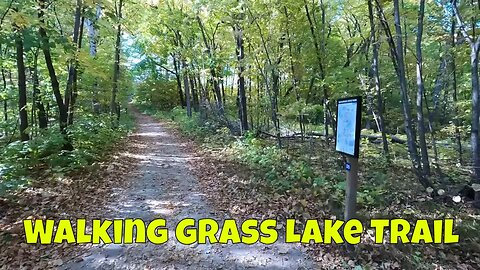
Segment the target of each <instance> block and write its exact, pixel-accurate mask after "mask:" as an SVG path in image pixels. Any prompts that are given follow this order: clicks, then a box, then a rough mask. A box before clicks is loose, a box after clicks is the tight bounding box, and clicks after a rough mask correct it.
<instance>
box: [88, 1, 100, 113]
mask: <svg viewBox="0 0 480 270" xmlns="http://www.w3.org/2000/svg"><path fill="white" fill-rule="evenodd" d="M101 12H102V9H101V7H100V5H97V9H96V13H95V19H94V20H93V21H92V20H90V19H86V21H85V24H86V27H87V33H88V39H89V47H90V50H89V52H90V56H91V57H92V58H94V59H95V58H97V42H98V37H97V30H96V29H95V24H96V23H97V21H98V19H99V18H100V15H101ZM92 87H93V88H92V89H93V91H92V108H93V113H94V114H100V103H99V100H98V82H97V80H96V79H95V81H94V83H93V86H92Z"/></svg>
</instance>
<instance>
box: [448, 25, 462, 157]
mask: <svg viewBox="0 0 480 270" xmlns="http://www.w3.org/2000/svg"><path fill="white" fill-rule="evenodd" d="M455 28H456V27H455V19H452V27H451V30H450V37H451V48H452V55H451V69H452V88H453V111H454V114H455V116H454V121H453V122H454V124H455V141H456V143H457V151H458V162H459V163H460V165H463V148H462V135H461V133H460V126H461V124H462V123H461V120H460V117H459V116H458V98H457V65H456V63H455V59H456V55H455V44H456V42H457V38H456V37H455Z"/></svg>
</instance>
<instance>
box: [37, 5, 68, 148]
mask: <svg viewBox="0 0 480 270" xmlns="http://www.w3.org/2000/svg"><path fill="white" fill-rule="evenodd" d="M38 2H39V5H40V9H39V11H38V18H39V21H40V27H39V30H38V31H39V34H40V37H41V42H42V51H43V54H44V56H45V64H46V65H47V69H48V75H49V76H50V81H51V84H52V90H53V94H54V96H55V101H56V102H57V106H58V112H59V125H60V131H61V133H62V134H64V136H65V138H66V141H67V142H66V145H65V146H64V148H65V150H72V149H73V148H72V146H71V144H70V143H68V141H69V140H68V137H67V134H66V132H65V128H66V126H67V120H68V114H67V108H66V107H65V103H64V102H63V98H62V94H61V93H60V84H59V83H58V79H57V75H56V73H55V68H54V67H53V61H52V55H51V52H50V44H49V43H50V42H49V40H48V36H47V32H46V30H45V28H44V27H45V26H46V24H45V18H44V14H45V13H44V10H45V8H46V3H45V0H38Z"/></svg>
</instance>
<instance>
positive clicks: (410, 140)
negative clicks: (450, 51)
mask: <svg viewBox="0 0 480 270" xmlns="http://www.w3.org/2000/svg"><path fill="white" fill-rule="evenodd" d="M398 1H399V0H394V1H393V5H394V20H395V32H396V48H395V58H396V63H397V65H398V69H397V71H398V72H397V73H398V79H399V82H400V94H401V99H402V109H403V119H404V125H405V133H406V135H407V145H408V152H409V155H410V159H411V161H412V165H413V169H414V172H415V174H416V175H417V177H418V179H419V181H420V183H421V184H422V185H423V186H424V187H430V186H432V184H431V183H430V181H429V180H428V179H427V178H425V176H424V175H423V173H422V167H421V160H420V157H419V155H418V151H417V143H416V135H415V131H414V129H413V125H412V117H411V115H410V114H411V111H410V101H409V98H408V86H407V78H406V76H405V62H404V60H403V41H402V27H401V25H400V8H399V2H398Z"/></svg>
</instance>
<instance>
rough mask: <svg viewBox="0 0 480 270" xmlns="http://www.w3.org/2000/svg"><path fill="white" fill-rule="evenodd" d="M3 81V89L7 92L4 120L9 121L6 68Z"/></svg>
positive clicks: (3, 72) (4, 100)
mask: <svg viewBox="0 0 480 270" xmlns="http://www.w3.org/2000/svg"><path fill="white" fill-rule="evenodd" d="M2 81H3V91H4V92H5V98H4V99H3V120H4V121H5V123H6V122H7V121H8V99H7V95H6V94H7V78H6V76H5V70H4V69H2Z"/></svg>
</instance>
